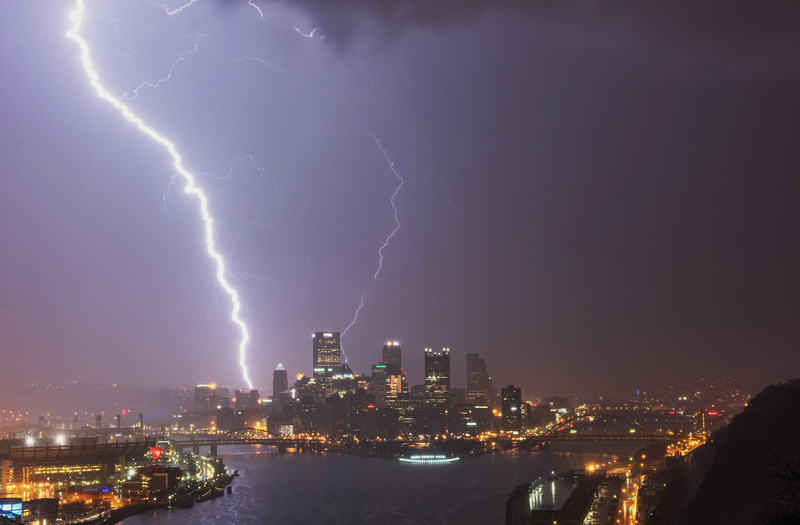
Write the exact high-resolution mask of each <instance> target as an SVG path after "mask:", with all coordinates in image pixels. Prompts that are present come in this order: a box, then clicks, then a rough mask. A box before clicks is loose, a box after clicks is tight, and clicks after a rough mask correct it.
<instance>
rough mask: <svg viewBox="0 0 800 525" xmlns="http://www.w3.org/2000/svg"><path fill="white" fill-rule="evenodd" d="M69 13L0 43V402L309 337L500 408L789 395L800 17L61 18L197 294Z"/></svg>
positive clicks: (688, 11) (195, 11) (177, 371)
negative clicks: (743, 380) (170, 146)
mask: <svg viewBox="0 0 800 525" xmlns="http://www.w3.org/2000/svg"><path fill="white" fill-rule="evenodd" d="M184 4H185V5H184ZM77 5H78V1H77V0H76V1H75V2H67V3H62V2H55V1H44V2H37V3H36V4H35V5H31V4H30V3H29V2H24V1H21V0H19V1H18V0H12V1H10V2H7V3H6V4H4V11H3V14H4V16H3V17H2V20H0V27H2V29H3V30H2V31H0V34H2V35H3V36H2V37H0V64H1V65H2V66H3V69H4V71H6V72H7V74H6V75H4V77H5V78H6V79H7V80H6V82H4V83H3V85H2V86H1V87H0V115H2V116H3V122H4V124H5V125H4V129H3V131H2V137H3V140H2V142H0V166H1V167H2V172H1V173H0V174H2V176H3V183H2V189H3V191H2V192H0V225H2V226H0V246H2V250H0V252H2V254H0V333H2V334H3V337H2V340H0V352H2V355H3V368H4V370H5V371H6V375H7V379H6V380H4V381H3V382H0V389H2V390H0V391H2V393H3V395H4V397H7V396H9V395H13V392H14V390H15V388H19V386H21V385H24V384H25V383H27V382H29V381H32V380H34V379H36V380H43V381H72V380H75V381H82V382H90V381H108V382H121V383H122V382H130V383H136V384H148V385H163V384H175V383H178V384H182V385H195V384H201V383H206V382H209V381H214V382H216V383H218V384H226V385H230V386H231V387H237V388H246V387H248V386H249V385H248V384H247V383H248V381H247V379H248V378H246V377H245V375H246V374H244V373H243V368H244V366H246V368H247V370H248V371H249V375H250V377H249V380H250V382H251V383H252V384H253V385H254V386H257V387H268V386H270V385H271V381H272V377H273V372H274V369H275V366H276V364H277V363H279V362H281V363H283V365H284V366H285V367H286V369H287V370H289V371H290V374H289V375H290V376H294V374H295V373H297V372H304V373H305V374H306V375H307V376H311V375H312V374H313V373H314V371H313V361H312V360H311V359H310V354H311V352H310V347H311V344H310V343H309V334H311V333H314V332H315V331H318V330H320V329H324V330H326V331H327V330H330V332H331V333H338V334H340V341H339V342H340V350H341V363H346V364H348V366H350V367H351V368H352V369H353V370H357V371H358V372H359V373H362V374H366V373H369V371H370V370H371V366H372V365H373V364H375V363H378V362H380V361H381V360H382V354H381V351H382V348H383V347H384V345H385V343H386V342H387V341H392V342H394V341H397V342H399V343H400V345H401V346H402V348H403V371H404V372H407V373H408V377H409V381H410V383H412V384H417V383H422V382H423V379H424V377H425V364H424V359H423V352H424V349H425V348H434V349H441V348H450V349H452V354H451V359H452V363H454V365H453V366H452V367H451V380H452V384H453V385H459V386H461V385H466V383H467V380H466V367H465V366H463V363H464V362H465V359H466V356H467V354H478V355H480V357H481V358H482V359H485V362H486V366H487V368H488V370H489V371H490V372H491V377H492V378H493V379H494V386H495V388H498V387H502V386H504V385H510V384H513V385H516V386H517V387H519V388H521V389H522V392H523V394H524V395H546V394H549V395H561V394H566V393H572V392H574V393H580V394H589V393H601V392H612V391H613V392H623V391H625V392H632V391H635V389H637V388H640V387H643V388H654V387H656V386H659V385H661V384H665V383H668V382H671V381H681V380H688V379H694V378H698V377H705V376H720V377H722V376H727V375H733V374H736V373H740V372H752V373H758V374H766V375H768V376H769V377H770V378H771V380H782V379H787V378H789V377H793V376H797V375H799V374H800V368H798V366H799V365H798V363H797V360H796V358H794V354H795V353H796V347H797V341H798V340H800V327H798V326H797V323H796V322H795V319H796V318H797V317H798V315H800V299H798V297H800V275H799V274H798V272H797V270H796V269H797V268H798V267H800V238H798V237H800V232H798V228H797V226H796V225H797V224H800V205H798V204H800V202H798V195H800V179H798V177H797V175H796V168H797V166H798V165H800V152H799V151H798V150H797V147H796V144H797V140H798V139H800V102H798V100H797V97H796V93H797V91H798V88H800V35H798V34H797V31H796V27H797V26H798V24H800V7H798V6H796V5H793V4H792V5H790V4H785V3H780V2H778V1H773V0H768V2H767V3H766V4H761V5H760V6H759V7H758V9H759V15H763V16H753V12H752V9H751V8H750V7H748V6H747V5H746V4H744V3H734V4H730V3H722V2H715V1H704V0H701V1H700V2H682V1H678V2H674V3H670V4H669V5H664V6H653V5H638V4H633V3H630V4H629V3H622V2H620V3H614V4H610V3H609V4H606V3H600V4H597V5H584V4H583V3H579V2H572V1H568V2H564V3H559V4H558V5H546V4H545V3H543V2H517V1H514V0H508V1H504V2H498V3H492V4H491V5H487V4H486V3H485V2H477V1H466V2H459V3H454V2H449V1H445V2H441V3H437V4H436V5H430V6H428V5H425V4H424V3H420V4H414V5H413V6H412V7H409V8H408V9H400V8H399V6H402V4H398V3H397V2H395V1H394V0H388V1H387V2H383V3H381V4H380V5H381V6H382V7H381V8H380V9H379V8H377V7H374V6H372V5H371V4H369V3H363V2H355V1H345V2H342V3H341V5H340V6H339V8H337V9H331V8H330V7H328V5H327V4H326V3H324V2H315V1H313V0H303V1H301V2H283V1H278V2H274V3H270V4H264V5H261V4H259V3H258V2H256V1H254V2H249V3H248V2H223V1H215V0H202V1H201V0H198V1H195V2H191V3H189V2H178V1H165V2H164V3H163V5H162V4H159V3H155V2H152V3H151V2H144V3H126V2H91V1H89V2H85V3H84V4H83V5H84V7H85V9H86V11H85V18H84V25H82V26H81V28H80V31H79V32H80V36H81V37H82V38H84V39H85V42H86V44H87V48H88V52H89V55H90V56H91V59H92V61H93V64H94V66H96V67H97V73H98V82H100V83H101V84H102V85H103V87H104V88H105V89H107V90H108V92H109V93H111V94H112V98H113V99H114V100H116V101H117V102H118V103H120V104H125V105H126V107H128V108H129V109H130V111H132V112H133V113H134V114H135V115H137V116H138V117H140V118H141V119H142V121H143V122H145V123H146V125H147V126H150V127H152V129H154V130H157V131H158V133H161V134H163V136H164V137H166V138H168V140H170V141H172V143H174V146H175V150H176V151H177V152H178V153H179V155H180V158H181V160H182V163H183V165H184V167H185V168H186V169H187V170H188V171H189V172H191V174H192V175H193V176H194V177H196V180H197V184H198V186H199V187H200V188H202V191H203V192H205V194H206V195H207V196H208V209H209V212H210V214H211V215H212V216H213V224H214V235H213V241H214V244H215V246H216V248H217V250H218V252H219V254H220V255H221V257H222V259H223V261H224V270H220V269H219V268H218V267H217V266H216V264H215V262H214V260H212V258H210V257H209V255H208V253H207V242H208V239H207V238H206V236H205V235H206V232H205V231H204V228H203V224H202V221H201V217H200V213H199V211H198V206H197V203H196V201H195V200H193V198H192V196H191V195H187V194H186V193H185V192H184V190H183V186H184V181H182V180H181V178H180V177H179V173H178V170H177V169H176V166H175V162H173V158H171V157H170V154H169V153H168V152H167V151H166V150H165V149H164V148H163V147H162V146H161V145H159V144H158V143H156V142H154V141H153V140H152V139H151V138H150V137H148V136H146V135H143V134H142V132H141V130H140V129H138V128H137V127H136V126H135V125H132V124H131V123H130V122H127V121H126V120H125V118H124V117H123V115H122V113H121V112H120V111H119V110H118V108H116V107H115V106H114V105H113V104H111V103H110V102H109V101H107V100H103V99H101V98H99V97H98V96H97V93H96V90H95V89H94V88H93V86H92V85H91V83H90V79H89V77H88V76H87V73H86V71H85V69H84V64H82V62H81V52H82V50H81V48H80V46H79V45H78V44H77V42H76V41H75V40H70V39H68V38H67V37H66V36H65V35H66V34H67V32H68V31H70V30H71V29H74V27H75V26H74V24H75V20H74V19H73V18H71V16H70V13H71V12H72V11H74V10H75V9H76V6H77ZM721 13H724V16H721ZM220 278H223V279H227V280H228V281H229V282H230V283H231V284H232V286H233V288H234V289H235V291H236V292H237V294H238V298H239V300H240V301H241V304H242V308H241V312H240V315H241V318H242V320H243V322H244V323H245V324H246V326H247V328H248V332H249V342H248V344H247V345H246V348H245V349H244V350H245V351H244V354H241V353H240V350H239V348H238V345H239V342H240V341H241V339H242V333H241V331H240V328H239V327H238V326H237V325H236V324H235V323H234V322H232V321H231V312H232V309H233V305H232V301H231V299H230V297H229V296H228V294H226V292H225V290H223V288H222V287H221V286H220V284H218V281H219V279H220ZM323 333H324V332H323Z"/></svg>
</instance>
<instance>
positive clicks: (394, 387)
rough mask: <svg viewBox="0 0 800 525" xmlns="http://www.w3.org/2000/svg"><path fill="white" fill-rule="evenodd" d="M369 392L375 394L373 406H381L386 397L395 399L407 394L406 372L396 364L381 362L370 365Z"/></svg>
mask: <svg viewBox="0 0 800 525" xmlns="http://www.w3.org/2000/svg"><path fill="white" fill-rule="evenodd" d="M370 392H371V393H372V394H373V395H374V396H375V406H376V407H378V408H383V407H384V406H386V400H387V399H396V398H398V397H400V395H401V394H408V382H407V381H406V374H405V373H404V372H403V371H402V370H401V369H400V368H399V367H397V366H395V365H393V364H390V363H386V362H382V363H378V364H377V365H372V385H371V388H370Z"/></svg>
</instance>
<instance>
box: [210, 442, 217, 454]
mask: <svg viewBox="0 0 800 525" xmlns="http://www.w3.org/2000/svg"><path fill="white" fill-rule="evenodd" d="M208 455H209V456H210V457H212V458H215V457H217V444H216V443H214V444H213V445H211V446H210V447H209V450H208Z"/></svg>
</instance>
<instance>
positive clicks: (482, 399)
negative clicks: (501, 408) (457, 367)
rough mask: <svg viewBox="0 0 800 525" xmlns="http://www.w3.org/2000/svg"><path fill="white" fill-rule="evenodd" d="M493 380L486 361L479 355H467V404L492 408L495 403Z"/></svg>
mask: <svg viewBox="0 0 800 525" xmlns="http://www.w3.org/2000/svg"><path fill="white" fill-rule="evenodd" d="M493 398H494V392H493V389H492V378H491V377H489V373H488V372H487V371H486V360H485V359H481V358H479V357H478V354H467V403H471V404H473V405H480V406H489V407H490V406H492V404H493V401H494V399H493Z"/></svg>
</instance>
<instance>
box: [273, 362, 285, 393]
mask: <svg viewBox="0 0 800 525" xmlns="http://www.w3.org/2000/svg"><path fill="white" fill-rule="evenodd" d="M288 391H289V376H288V374H287V373H286V369H285V368H284V367H283V363H281V362H280V361H278V366H277V367H275V371H274V372H272V395H273V396H278V395H280V394H283V393H285V392H288Z"/></svg>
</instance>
